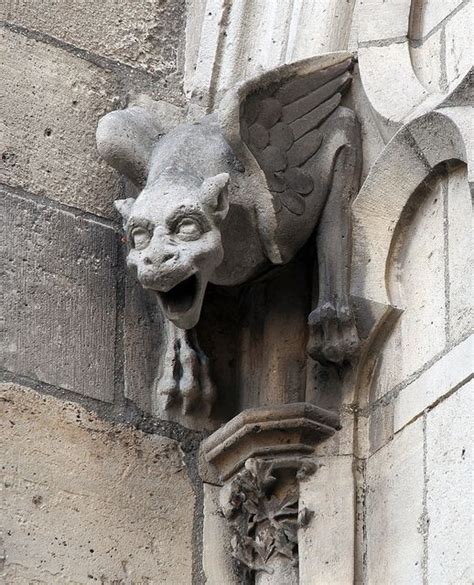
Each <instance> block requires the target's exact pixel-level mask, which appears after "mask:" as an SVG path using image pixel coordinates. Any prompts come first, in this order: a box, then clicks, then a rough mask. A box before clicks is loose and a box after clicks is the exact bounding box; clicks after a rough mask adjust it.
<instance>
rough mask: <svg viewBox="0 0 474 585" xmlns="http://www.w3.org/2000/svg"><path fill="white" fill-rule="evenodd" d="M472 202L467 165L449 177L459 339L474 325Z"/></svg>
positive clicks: (454, 318)
mask: <svg viewBox="0 0 474 585" xmlns="http://www.w3.org/2000/svg"><path fill="white" fill-rule="evenodd" d="M472 213H473V209H472V201H471V193H470V190H469V184H468V182H467V172H466V167H461V168H459V169H457V170H456V171H453V172H452V173H450V175H449V177H448V217H447V220H448V221H447V228H448V255H449V256H448V262H449V267H448V275H449V319H448V323H449V337H450V339H451V340H452V341H455V340H457V339H459V338H460V337H461V336H462V335H463V334H465V333H466V332H467V331H470V330H471V328H472V326H473V324H474V307H473V304H472V299H473V297H474V294H473V280H472V278H469V275H472V274H473V273H474V252H473V245H472V244H473V238H472V227H473V223H472V217H473V215H472Z"/></svg>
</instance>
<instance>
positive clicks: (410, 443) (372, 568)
mask: <svg viewBox="0 0 474 585" xmlns="http://www.w3.org/2000/svg"><path fill="white" fill-rule="evenodd" d="M423 482H424V477H423V427H422V421H421V420H418V421H416V422H415V423H413V424H411V425H409V426H408V427H406V428H405V429H404V430H403V431H401V433H399V434H398V435H396V436H395V437H394V439H393V441H391V442H390V443H389V444H388V445H386V446H385V447H383V448H382V449H380V450H379V451H377V453H375V454H374V455H372V457H370V458H369V460H368V462H367V496H366V498H367V500H366V502H367V511H366V522H367V525H366V530H367V583H369V584H370V585H379V584H381V583H390V585H406V584H407V583H410V584H413V585H415V584H421V583H422V582H423V575H422V559H423V535H422V530H421V528H420V527H421V525H422V524H421V523H422V521H423V489H424V483H423Z"/></svg>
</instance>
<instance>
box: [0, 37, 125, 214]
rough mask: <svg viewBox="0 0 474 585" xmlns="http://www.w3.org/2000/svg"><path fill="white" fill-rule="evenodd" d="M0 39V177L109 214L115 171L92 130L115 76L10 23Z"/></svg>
mask: <svg viewBox="0 0 474 585" xmlns="http://www.w3.org/2000/svg"><path fill="white" fill-rule="evenodd" d="M0 44H1V47H2V48H1V50H0V85H1V86H2V95H1V96H0V109H1V110H2V118H3V121H2V122H1V123H0V181H1V182H2V183H8V184H9V185H12V186H15V187H21V188H23V189H26V190H28V191H30V192H32V193H35V194H39V195H44V196H47V197H49V198H51V199H55V200H57V201H60V202H61V203H64V204H66V205H70V206H72V207H77V208H81V209H85V210H86V211H90V212H92V213H96V214H98V215H102V216H110V215H112V213H113V207H112V201H113V198H114V196H115V194H116V193H117V189H118V188H119V178H118V176H117V175H116V174H115V173H114V172H113V171H112V170H111V169H110V168H109V167H107V165H106V164H105V163H104V162H103V161H101V160H100V158H99V156H98V154H97V152H96V148H95V140H94V136H95V126H96V124H97V120H98V118H99V117H100V116H101V115H103V114H104V113H105V112H107V111H108V110H110V109H112V108H113V107H114V106H115V107H117V104H118V103H119V101H118V99H117V95H118V93H117V92H118V84H117V80H116V78H115V76H114V75H113V73H112V72H111V71H106V70H103V69H101V68H99V67H97V66H96V65H94V64H92V63H89V62H87V61H84V60H83V59H80V58H78V57H76V56H74V55H72V54H70V53H67V52H65V51H63V50H62V49H60V48H58V47H56V46H53V45H51V44H45V43H42V42H39V41H36V40H33V39H29V38H27V37H25V36H24V35H22V34H19V33H16V32H13V31H11V30H8V29H3V30H1V31H0Z"/></svg>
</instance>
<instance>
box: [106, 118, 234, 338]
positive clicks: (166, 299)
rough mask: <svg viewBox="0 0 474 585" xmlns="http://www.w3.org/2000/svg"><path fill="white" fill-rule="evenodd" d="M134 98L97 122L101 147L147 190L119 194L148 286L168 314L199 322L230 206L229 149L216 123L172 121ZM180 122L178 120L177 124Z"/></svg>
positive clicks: (131, 257)
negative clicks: (168, 124) (125, 195)
mask: <svg viewBox="0 0 474 585" xmlns="http://www.w3.org/2000/svg"><path fill="white" fill-rule="evenodd" d="M157 114H161V113H160V112H156V111H155V112H151V111H150V109H149V108H148V109H147V108H143V107H141V106H132V107H129V108H127V109H126V110H122V111H118V112H111V113H110V114H107V115H106V116H105V117H104V118H102V119H101V120H100V122H99V126H98V129H97V146H98V150H99V153H100V154H101V155H102V156H103V157H104V158H105V159H106V160H107V161H108V162H109V164H111V165H112V166H114V167H115V168H117V169H118V170H119V171H120V172H122V173H123V174H124V175H126V176H127V177H128V178H129V179H130V180H131V181H132V182H133V183H134V184H135V185H136V186H137V187H139V189H140V190H141V191H140V193H139V195H138V197H137V198H136V199H123V200H118V201H116V202H115V207H116V208H117V209H118V211H119V212H120V213H121V215H122V218H123V225H124V230H125V232H126V234H127V240H128V244H129V252H128V257H127V264H128V266H130V267H132V268H135V269H136V271H137V277H138V280H139V281H140V283H141V284H142V286H143V287H144V288H146V289H149V290H152V291H155V292H156V294H157V298H158V301H159V303H160V305H161V307H162V309H163V312H164V314H165V316H166V317H167V318H168V319H169V320H170V321H172V322H173V323H174V324H175V325H176V326H177V327H179V328H181V329H191V328H192V327H194V326H195V325H196V324H197V322H198V320H199V316H200V313H201V307H202V302H203V298H204V293H205V290H206V286H207V283H208V281H209V279H210V278H211V276H212V274H213V273H214V271H215V269H216V268H217V267H218V266H219V264H221V262H222V260H223V257H224V250H223V246H222V238H221V231H220V228H221V223H222V221H223V220H224V218H225V217H226V215H227V211H228V208H229V203H228V193H227V184H228V182H229V174H228V173H227V172H225V170H227V169H228V163H227V159H228V150H229V147H228V146H227V145H226V143H225V142H224V140H223V138H222V135H221V134H220V133H219V132H216V128H215V124H213V123H208V124H207V123H206V124H195V125H193V124H186V123H181V124H180V123H178V124H177V125H176V120H174V122H173V123H172V124H171V128H170V127H168V128H167V127H166V120H165V116H164V115H157ZM173 126H174V127H173Z"/></svg>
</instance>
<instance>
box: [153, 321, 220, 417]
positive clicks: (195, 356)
mask: <svg viewBox="0 0 474 585" xmlns="http://www.w3.org/2000/svg"><path fill="white" fill-rule="evenodd" d="M165 326H166V350H165V352H164V356H163V362H162V365H161V371H160V375H159V377H158V378H157V379H156V383H155V391H156V399H157V403H158V406H159V408H160V409H163V410H168V409H170V408H173V407H174V406H177V405H179V404H181V410H182V413H183V414H184V415H186V414H189V413H190V412H191V411H193V410H195V409H197V408H202V409H203V411H204V412H205V414H206V415H207V416H209V414H210V411H211V408H212V404H213V402H214V399H215V388H214V385H213V383H212V381H211V378H210V375H209V360H208V358H207V356H206V355H205V354H204V352H203V351H202V350H201V348H200V347H199V344H198V340H197V336H196V331H195V330H194V329H191V330H188V331H187V330H183V329H179V328H178V327H176V326H175V325H174V324H173V323H172V322H171V321H168V320H166V321H165Z"/></svg>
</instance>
